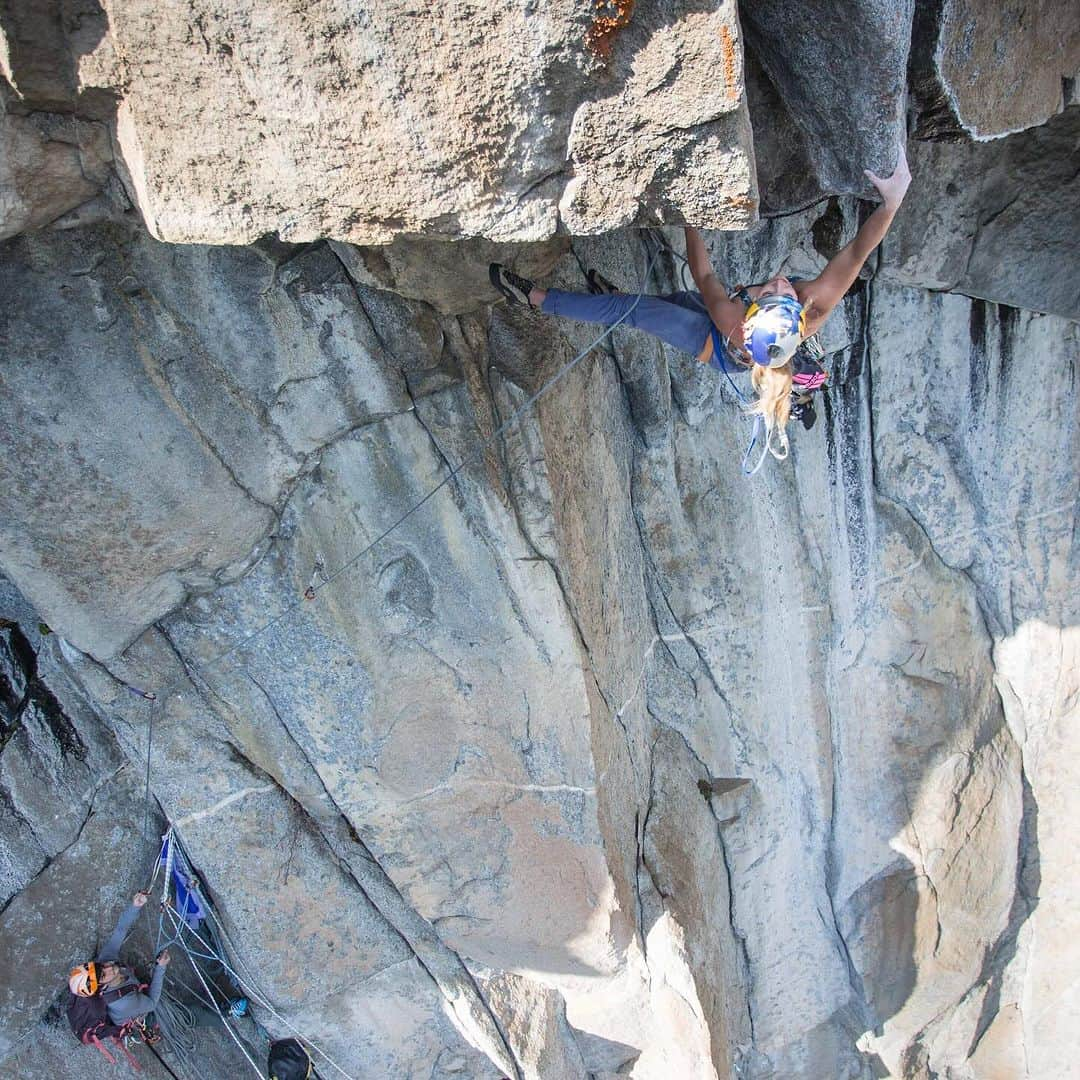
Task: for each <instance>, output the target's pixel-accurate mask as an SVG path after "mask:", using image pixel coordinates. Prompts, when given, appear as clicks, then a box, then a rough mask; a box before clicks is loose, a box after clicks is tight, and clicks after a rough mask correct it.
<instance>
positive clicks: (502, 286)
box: [488, 263, 536, 307]
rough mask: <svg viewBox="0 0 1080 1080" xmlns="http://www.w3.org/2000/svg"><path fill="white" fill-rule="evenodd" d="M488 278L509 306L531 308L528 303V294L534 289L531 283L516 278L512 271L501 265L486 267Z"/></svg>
mask: <svg viewBox="0 0 1080 1080" xmlns="http://www.w3.org/2000/svg"><path fill="white" fill-rule="evenodd" d="M488 277H489V278H491V284H492V285H494V286H495V288H496V289H498V290H499V292H501V293H502V294H503V296H505V297H506V299H507V300H509V301H510V303H511V304H524V305H525V306H526V307H532V304H530V303H529V293H531V292H532V291H533V289H534V288H536V286H535V285H533V283H532V282H531V281H529V280H528V279H526V278H523V277H518V276H517V274H515V273H514V272H513V271H512V270H507V269H506V267H505V266H503V264H502V263H492V264H491V265H490V266H489V267H488Z"/></svg>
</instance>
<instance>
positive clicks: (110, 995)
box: [67, 892, 169, 1061]
mask: <svg viewBox="0 0 1080 1080" xmlns="http://www.w3.org/2000/svg"><path fill="white" fill-rule="evenodd" d="M146 901H147V894H146V893H144V892H137V893H136V894H135V895H134V896H133V897H132V900H131V904H130V905H129V907H128V908H127V910H126V911H125V912H124V913H123V915H121V916H120V920H119V922H117V924H116V929H115V930H113V932H112V933H111V934H110V935H109V940H108V941H106V942H105V944H104V945H103V946H102V948H101V949H100V950H99V952H98V954H97V957H96V958H95V959H93V960H91V961H89V962H87V963H85V964H80V965H79V966H78V967H77V968H75V969H74V970H73V971H72V972H71V974H70V975H69V976H68V989H69V990H70V991H71V994H70V997H69V999H68V1007H67V1017H68V1022H69V1023H70V1024H71V1030H72V1031H73V1032H74V1033H75V1035H76V1036H77V1037H78V1039H79V1041H80V1042H83V1043H85V1044H86V1045H88V1046H97V1047H98V1049H99V1050H101V1052H102V1053H103V1054H105V1056H106V1057H107V1058H109V1060H110V1061H112V1060H114V1059H113V1058H112V1056H111V1055H110V1054H109V1052H108V1050H106V1049H105V1047H104V1045H103V1043H104V1042H105V1040H107V1039H108V1040H112V1041H113V1042H114V1043H115V1044H116V1045H117V1046H118V1047H119V1048H120V1049H121V1050H124V1052H125V1053H127V1051H126V1049H125V1048H124V1046H123V1043H122V1041H121V1040H123V1039H124V1038H126V1037H127V1036H129V1035H137V1036H139V1037H140V1038H142V1039H146V1038H148V1037H151V1036H152V1032H151V1030H150V1029H149V1028H148V1026H147V1024H146V1021H145V1017H146V1015H147V1013H150V1012H152V1011H153V1010H154V1009H155V1008H157V1004H158V1001H159V1000H160V998H161V988H162V984H163V983H164V981H165V968H166V967H167V966H168V963H169V950H168V949H164V950H162V952H161V953H160V954H159V955H158V958H157V962H156V964H155V965H154V974H153V977H152V978H151V980H150V985H149V987H147V986H145V985H143V984H141V983H140V982H139V980H138V979H137V978H136V977H135V976H134V975H133V974H132V972H131V970H130V969H129V968H127V967H125V966H124V965H123V964H121V963H120V948H121V946H122V945H123V944H124V941H125V939H126V938H127V936H128V934H130V933H131V928H132V927H133V926H134V925H135V920H136V919H137V918H138V917H139V912H140V911H141V910H142V908H143V907H144V906H145V904H146ZM129 1056H130V1055H129Z"/></svg>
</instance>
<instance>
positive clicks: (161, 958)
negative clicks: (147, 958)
mask: <svg viewBox="0 0 1080 1080" xmlns="http://www.w3.org/2000/svg"><path fill="white" fill-rule="evenodd" d="M169 960H170V957H169V950H168V949H162V950H161V952H159V953H158V958H157V962H158V965H159V966H160V967H168V966H169Z"/></svg>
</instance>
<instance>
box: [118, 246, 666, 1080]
mask: <svg viewBox="0 0 1080 1080" xmlns="http://www.w3.org/2000/svg"><path fill="white" fill-rule="evenodd" d="M658 254H659V252H656V253H653V254H652V255H649V256H648V258H647V260H646V265H645V272H644V274H643V276H642V281H641V289H640V290H639V292H638V294H637V296H636V297H635V299H634V302H633V303H632V304H631V305H630V307H629V308H627V310H626V311H625V312H624V313H623V314H622V315H621V316H620V317H619V319H617V320H616V321H615V322H613V323H612V324H611V325H610V326H607V327H605V328H604V330H603V332H602V333H600V334H598V335H597V336H596V337H595V338H594V339H593V340H592V341H591V342H590V343H589V344H588V345H586V346H585V348H583V349H582V350H580V351H579V352H578V353H577V354H576V355H575V356H574V357H573V358H572V359H570V360H569V361H567V362H566V363H565V364H563V365H562V366H561V367H560V368H559V369H558V370H557V371H556V372H555V374H554V375H553V376H552V377H551V378H549V379H548V380H547V381H546V382H544V383H543V384H542V385H541V386H540V388H539V389H538V390H536V392H535V393H533V394H531V395H530V396H529V397H528V398H526V400H525V401H524V402H523V403H522V404H521V405H520V406H518V408H516V409H514V410H513V411H512V412H511V413H510V415H509V416H508V417H507V418H506V419H505V420H504V421H503V422H502V423H501V424H499V425H498V427H496V428H495V429H494V430H493V431H492V432H491V433H490V434H489V435H487V436H486V437H485V438H483V439H482V440H481V442H480V445H479V446H478V447H477V449H476V450H474V451H473V453H472V454H468V455H466V456H465V457H464V458H463V459H462V460H461V462H460V463H459V464H458V465H457V466H455V467H454V468H452V469H451V470H450V471H449V472H448V473H447V474H446V475H445V476H444V477H443V478H442V479H441V480H440V481H439V482H438V483H437V484H436V485H435V486H434V487H433V488H432V489H431V490H430V491H428V492H427V493H426V494H425V495H424V496H423V497H421V498H420V499H418V500H417V501H416V502H415V503H413V504H412V505H411V506H409V507H408V508H407V509H406V510H405V512H404V513H402V514H401V515H400V516H399V517H398V518H397V519H396V520H395V521H394V522H393V523H392V524H391V525H389V526H388V527H387V528H385V529H383V531H382V532H380V533H379V534H378V535H377V536H376V537H375V538H374V539H373V540H371V541H370V542H369V543H367V544H365V545H364V546H363V547H362V548H361V549H360V550H359V551H358V552H356V554H354V555H352V556H351V557H350V558H348V559H346V560H345V561H344V562H343V563H342V564H341V565H340V566H339V567H338V568H337V569H336V570H334V571H332V572H331V573H329V574H324V575H323V580H322V581H321V582H318V583H316V582H315V580H314V579H313V580H312V581H311V582H310V583H309V584H308V586H307V588H306V589H305V590H304V593H303V594H302V597H301V599H299V600H296V601H293V602H292V603H290V604H287V605H286V606H285V607H284V608H282V610H281V611H279V612H278V613H277V614H276V615H274V616H273V617H271V618H270V619H268V620H267V621H266V622H264V623H263V624H262V625H260V626H258V627H256V628H255V630H253V631H251V632H250V633H249V634H246V635H245V636H244V637H242V638H240V639H239V640H238V641H235V642H233V644H232V645H230V646H229V647H228V648H227V649H224V650H223V651H222V652H220V653H218V654H217V655H216V656H214V657H212V658H211V659H210V660H208V661H207V662H206V663H205V664H203V665H202V668H203V669H204V670H205V669H206V668H207V667H214V666H216V665H218V664H220V663H221V662H223V661H224V660H226V659H227V658H228V657H230V656H232V655H233V654H235V653H236V652H237V651H238V650H240V649H242V648H243V647H244V646H246V645H249V644H250V643H251V642H252V641H254V640H255V639H257V638H258V637H260V636H261V635H263V634H265V633H266V632H267V631H268V630H270V629H271V628H272V627H274V626H276V625H277V624H278V623H279V622H281V620H282V619H284V618H285V617H286V616H288V615H289V614H291V613H292V612H294V611H296V610H297V609H298V608H300V607H302V606H303V604H304V603H306V602H307V601H310V600H313V599H315V597H316V595H317V594H318V593H319V592H321V591H322V590H323V589H324V588H326V587H327V586H329V585H332V584H333V583H334V582H335V581H337V580H338V579H339V578H340V577H341V576H342V575H343V574H345V573H346V572H347V571H348V570H350V569H351V568H352V567H353V566H355V565H356V564H357V563H358V562H359V561H360V560H361V559H362V558H363V557H364V556H365V555H367V554H368V553H369V552H370V551H372V550H373V549H374V548H375V547H376V546H377V545H379V544H380V543H382V541H384V540H385V539H387V537H389V536H390V535H391V534H392V533H394V532H395V531H396V530H397V529H398V528H399V527H400V526H401V525H403V524H404V523H405V522H406V521H408V520H409V518H411V517H412V516H413V515H414V514H415V513H417V511H419V510H420V509H421V508H422V507H424V506H425V505H426V504H427V503H428V502H430V501H431V500H432V499H433V498H434V497H435V496H436V495H437V494H438V493H439V492H440V491H441V490H442V489H443V488H444V487H446V486H447V485H448V484H449V483H450V482H451V481H452V480H453V479H454V478H455V477H456V476H457V475H458V474H459V473H460V472H461V471H462V470H463V469H465V468H466V467H467V466H469V465H471V464H474V463H476V462H479V461H482V460H483V455H484V454H485V453H486V451H487V449H488V448H489V446H490V445H491V444H492V443H493V442H494V441H495V440H496V439H497V438H499V436H501V435H502V434H503V433H504V432H506V431H507V430H508V429H509V428H510V427H511V426H512V425H513V424H515V423H517V421H518V420H519V419H520V418H521V417H522V416H523V415H524V413H525V412H526V411H528V410H529V409H531V408H532V406H533V405H535V404H536V402H537V401H539V400H540V398H541V397H543V396H544V395H545V394H547V393H548V392H549V391H550V390H551V389H552V388H553V387H555V386H556V385H558V383H560V382H561V381H562V380H563V379H565V378H566V376H567V375H569V374H570V372H571V371H573V370H574V368H576V367H577V366H578V364H580V363H581V361H582V360H584V359H585V357H587V356H588V355H589V354H590V353H591V352H592V351H593V349H595V348H596V347H597V346H599V345H600V344H601V343H602V342H603V341H604V340H605V339H606V338H607V337H608V336H609V335H610V334H611V333H612V332H613V331H614V330H615V329H616V327H618V326H619V325H621V324H622V323H624V322H625V321H626V320H627V319H628V318H629V317H630V315H631V314H632V313H633V312H634V310H635V309H636V308H637V306H638V304H639V303H640V302H641V297H642V296H643V295H645V293H644V289H645V285H646V283H647V281H648V279H649V276H650V275H651V273H652V269H653V266H654V264H655V262H656V259H657V256H658ZM181 684H182V683H181V680H180V679H179V678H178V679H176V680H173V681H172V682H170V683H167V684H165V685H164V686H162V687H159V688H158V689H156V690H143V689H140V688H138V687H135V686H128V687H127V688H128V689H129V690H130V691H131V693H133V694H134V695H136V696H137V697H140V698H142V699H143V700H145V701H147V702H149V703H150V716H149V720H148V724H147V738H146V769H145V792H144V809H143V847H144V849H145V847H146V844H147V843H148V840H149V827H150V807H151V793H150V783H151V769H152V756H153V737H154V722H155V718H156V715H157V711H158V709H163V708H164V702H165V698H166V697H167V695H168V694H169V693H170V692H171V691H172V690H173V689H175V688H177V687H179V686H180V685H181ZM162 856H164V865H165V870H164V882H163V885H162V898H161V906H160V915H159V919H158V942H157V945H158V948H157V952H158V954H160V951H161V950H162V949H163V948H167V947H171V946H172V945H176V946H178V947H179V948H180V950H181V951H182V953H183V954H184V956H185V957H186V959H187V960H188V963H189V964H190V965H191V968H192V970H193V972H194V973H195V975H196V977H197V978H198V980H199V982H200V984H201V985H202V988H203V991H204V993H205V997H201V996H200V995H198V994H197V993H196V994H193V996H195V997H197V998H200V1000H201V1001H203V1002H205V1003H206V1004H207V1005H208V1006H209V1007H210V1008H211V1009H212V1011H213V1012H214V1013H216V1015H217V1017H218V1019H219V1020H220V1021H221V1023H222V1025H223V1026H224V1027H225V1028H226V1030H227V1031H228V1033H229V1035H230V1037H231V1038H232V1040H233V1041H234V1042H235V1043H236V1044H237V1046H238V1047H239V1049H240V1051H241V1053H243V1055H244V1057H245V1058H246V1059H247V1061H248V1062H249V1064H250V1065H251V1066H252V1068H253V1069H254V1071H255V1073H256V1074H257V1075H258V1076H260V1077H261V1076H262V1071H261V1070H260V1069H259V1067H258V1066H257V1065H256V1064H255V1062H254V1060H253V1059H252V1057H251V1055H250V1054H249V1053H248V1051H247V1049H246V1047H245V1046H244V1045H243V1043H242V1041H241V1040H240V1038H239V1036H238V1035H237V1034H236V1032H235V1031H234V1030H233V1028H232V1026H231V1025H230V1024H229V1022H228V1019H227V1017H226V1016H225V1015H224V1014H223V1013H222V1011H221V1009H220V1007H219V1006H218V1004H217V1002H216V1000H215V999H214V996H213V993H212V991H211V989H210V985H209V984H208V982H207V980H206V978H205V977H204V974H203V972H202V970H201V968H200V966H199V963H198V962H197V961H202V962H204V963H205V962H215V963H218V964H220V965H221V967H222V970H223V971H224V972H225V973H226V974H227V975H228V976H229V977H230V978H231V979H232V980H233V981H234V982H235V984H236V986H238V987H239V988H240V989H241V990H243V991H244V992H245V993H246V994H247V995H248V997H249V998H250V999H251V1000H252V1001H254V1002H255V1003H256V1004H258V1005H259V1006H261V1007H262V1008H264V1009H265V1010H266V1011H267V1012H268V1013H269V1014H270V1015H271V1016H272V1017H273V1018H274V1019H275V1020H277V1021H278V1023H280V1024H281V1025H282V1026H283V1027H285V1028H287V1029H288V1030H289V1031H290V1032H292V1033H293V1034H294V1035H295V1036H296V1037H297V1038H299V1039H300V1041H301V1042H302V1043H303V1044H304V1045H305V1046H307V1047H309V1048H310V1049H311V1050H312V1051H313V1052H314V1053H316V1054H317V1055H318V1056H319V1057H320V1058H321V1059H322V1060H323V1061H325V1062H326V1063H327V1065H329V1066H330V1067H331V1068H333V1069H334V1070H335V1071H336V1072H337V1073H339V1074H340V1075H341V1076H342V1077H343V1078H344V1080H353V1078H352V1077H351V1076H350V1075H349V1074H348V1073H347V1072H345V1070H344V1069H342V1068H341V1066H339V1065H338V1064H337V1063H336V1062H335V1061H334V1060H333V1059H332V1058H331V1057H330V1056H329V1055H328V1054H327V1053H326V1052H325V1051H324V1050H322V1049H321V1048H320V1047H319V1046H317V1045H316V1044H315V1043H313V1042H312V1041H311V1040H310V1039H308V1038H307V1037H306V1036H304V1035H303V1033H301V1032H300V1031H299V1030H298V1029H297V1028H296V1027H294V1026H293V1025H292V1024H291V1023H289V1021H288V1020H286V1019H285V1018H284V1017H283V1016H281V1014H280V1013H278V1012H277V1010H275V1009H274V1007H273V1006H272V1004H271V1003H270V1001H269V1000H268V999H267V997H266V996H265V995H263V994H262V993H261V992H260V991H259V990H258V988H257V986H256V984H255V982H254V979H253V978H252V977H251V974H250V969H249V968H247V965H246V964H244V962H243V960H242V958H240V954H239V953H238V952H237V951H236V950H235V947H233V946H232V944H231V942H229V947H230V948H232V950H233V955H234V956H236V957H237V959H238V963H239V964H240V965H241V966H243V967H244V968H245V970H246V971H247V972H248V977H247V978H244V977H242V976H241V975H240V974H239V972H237V971H236V970H235V969H234V968H233V967H232V965H231V964H230V963H229V961H228V959H227V957H226V954H225V949H224V948H223V947H218V948H216V949H215V948H214V947H213V945H212V944H211V943H210V942H208V941H207V940H206V939H204V937H203V936H202V935H201V934H200V933H199V932H198V931H197V930H196V929H194V928H193V927H192V926H191V925H190V924H189V923H187V922H186V919H185V914H184V913H182V912H179V911H178V910H177V909H176V907H175V906H174V905H173V904H172V903H171V901H170V899H169V892H170V889H171V887H172V879H173V874H174V872H175V870H176V866H177V861H178V858H179V861H180V870H181V873H183V874H184V875H185V880H187V881H189V882H190V881H192V880H194V874H193V873H192V872H191V867H190V864H189V863H188V862H187V859H186V857H184V856H183V852H182V850H181V849H180V845H179V842H178V836H177V833H176V830H175V828H173V827H170V828H169V829H168V830H167V832H166V833H165V836H164V837H163V839H162V848H161V849H160V851H159V856H158V858H157V860H156V861H155V868H154V874H153V878H152V879H151V885H150V889H152V888H153V885H154V883H155V882H156V880H157V877H158V874H159V872H160V871H161V866H162V862H163V858H162ZM204 911H205V914H206V916H207V917H208V920H209V922H210V924H212V925H213V927H214V928H215V930H216V931H218V932H220V933H221V934H222V935H223V937H225V939H226V941H228V938H227V934H226V932H225V928H224V927H223V926H222V925H221V923H220V920H218V918H217V916H216V914H215V913H214V912H213V909H212V907H210V905H208V904H207V905H204ZM166 919H168V921H169V923H170V927H171V932H169V931H170V927H166V925H165V921H166ZM210 936H211V935H210V934H209V933H208V934H207V937H210ZM189 937H190V938H192V939H194V940H195V941H196V942H198V943H199V944H200V945H201V946H202V951H199V950H198V949H193V948H192V947H191V946H190V945H189V943H188V938H189ZM219 992H220V991H219ZM162 1000H163V1001H164V1008H163V1009H162V1010H161V1015H162V1019H163V1021H164V1026H165V1027H169V1028H170V1029H171V1031H172V1036H171V1037H172V1039H173V1040H174V1048H175V1050H176V1052H177V1055H178V1056H179V1057H182V1058H186V1059H188V1060H189V1062H190V1060H191V1059H192V1058H193V1055H194V1051H195V1041H194V1038H193V1036H192V1034H191V1033H192V1029H193V1028H194V1016H193V1014H192V1013H191V1010H190V1009H189V1008H188V1007H187V1006H185V1005H184V1004H183V1003H181V1002H178V1001H176V1000H175V999H173V998H171V997H166V996H165V995H164V994H163V995H162ZM159 1004H160V1003H159ZM196 1071H197V1070H196Z"/></svg>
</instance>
